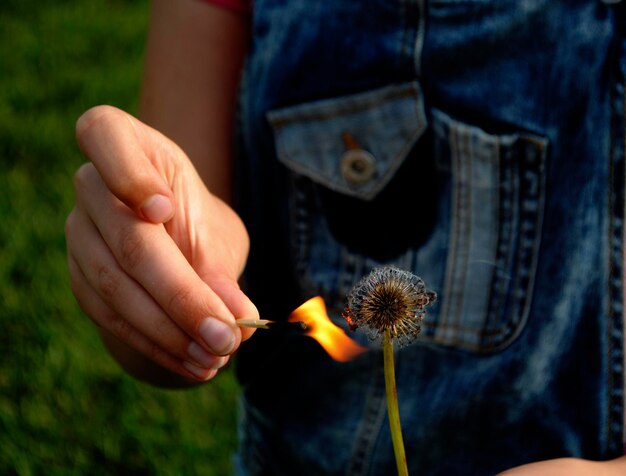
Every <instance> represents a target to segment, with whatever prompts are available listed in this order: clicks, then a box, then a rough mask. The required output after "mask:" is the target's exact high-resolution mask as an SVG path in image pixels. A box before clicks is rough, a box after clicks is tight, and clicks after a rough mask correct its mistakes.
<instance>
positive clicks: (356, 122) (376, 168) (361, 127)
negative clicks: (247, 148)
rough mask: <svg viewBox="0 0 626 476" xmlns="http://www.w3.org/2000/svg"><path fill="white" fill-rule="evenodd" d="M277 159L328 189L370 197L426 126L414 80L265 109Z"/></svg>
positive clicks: (406, 153)
mask: <svg viewBox="0 0 626 476" xmlns="http://www.w3.org/2000/svg"><path fill="white" fill-rule="evenodd" d="M267 117H268V119H269V121H270V124H271V125H272V127H273V129H274V134H275V140H276V150H277V154H278V158H279V160H280V161H281V162H282V163H283V164H285V165H286V166H287V167H288V168H289V169H290V170H292V171H293V172H296V173H298V174H301V175H304V176H306V177H309V178H310V179H311V180H313V181H315V182H316V183H319V184H321V185H323V186H325V187H328V188H329V189H331V190H334V191H336V192H340V193H343V194H346V195H350V196H354V197H358V198H360V199H363V200H371V199H373V198H374V197H375V196H376V195H377V194H378V193H379V192H380V191H381V190H382V189H383V188H384V187H385V185H386V184H387V183H388V182H389V180H390V179H391V178H392V177H393V175H394V173H395V172H396V170H397V169H398V168H399V167H400V165H401V164H402V162H403V161H404V159H405V158H406V156H407V155H408V154H409V152H410V150H411V148H412V147H413V145H414V144H415V143H416V142H417V139H418V138H419V137H420V136H421V135H422V134H423V132H424V130H425V129H426V125H427V122H426V114H425V112H424V104H423V98H422V93H421V90H420V88H419V85H418V84H417V83H416V82H411V83H403V84H394V85H391V86H387V87H384V88H380V89H376V90H373V91H368V92H365V93H359V94H355V95H350V96H342V97H338V98H332V99H324V100H320V101H315V102H311V103H306V104H299V105H296V106H290V107H287V108H284V109H278V110H273V111H270V112H268V114H267Z"/></svg>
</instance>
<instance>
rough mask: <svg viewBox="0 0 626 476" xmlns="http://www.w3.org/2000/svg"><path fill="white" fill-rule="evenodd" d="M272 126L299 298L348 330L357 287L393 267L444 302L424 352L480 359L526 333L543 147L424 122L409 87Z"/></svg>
mask: <svg viewBox="0 0 626 476" xmlns="http://www.w3.org/2000/svg"><path fill="white" fill-rule="evenodd" d="M267 117H268V119H269V122H270V124H271V125H272V127H273V130H274V134H275V144H276V152H277V156H278V160H279V161H280V162H281V163H282V164H283V165H285V166H286V168H287V169H288V172H289V180H290V184H289V187H290V190H289V193H288V197H289V210H290V217H289V218H290V224H289V230H290V233H291V239H290V241H291V244H292V249H291V256H292V259H293V263H294V267H295V271H296V279H297V280H298V284H299V286H300V289H301V292H302V294H303V296H302V297H303V298H307V297H310V296H312V295H314V294H322V295H324V296H325V298H326V302H327V306H328V308H329V311H330V314H331V317H333V318H334V319H335V322H336V323H337V324H339V325H344V323H343V321H342V319H341V318H340V317H339V313H340V311H341V310H342V309H343V307H344V306H345V296H346V295H347V293H348V292H349V290H350V289H351V287H352V286H353V285H354V283H355V282H356V281H357V280H358V279H360V277H361V276H363V275H364V274H367V273H368V272H369V270H370V269H371V268H372V267H374V266H378V265H381V264H393V265H396V266H398V267H400V268H403V269H409V270H412V271H413V272H415V273H416V274H418V275H420V276H421V277H422V278H424V279H425V281H426V282H427V284H428V287H429V288H431V289H433V290H434V291H436V292H437V294H438V295H439V299H438V301H437V302H436V303H435V305H434V306H433V307H432V308H431V309H429V311H428V313H427V318H426V319H425V320H424V322H423V335H422V336H421V338H420V340H421V341H424V342H430V343H433V344H438V345H442V346H445V347H453V348H459V349H463V350H467V351H471V352H478V353H483V352H492V351H496V350H498V349H501V348H503V347H505V346H506V345H508V343H510V342H511V341H512V340H513V339H514V338H515V337H516V336H517V335H518V334H519V333H520V331H521V330H522V329H523V325H524V323H525V321H526V318H527V316H528V313H529V306H530V303H531V298H532V291H533V284H534V275H535V271H536V265H537V256H538V251H539V242H540V236H541V222H542V219H543V202H544V194H545V177H544V175H545V170H544V169H545V160H546V150H547V141H546V140H545V139H544V138H542V137H539V136H536V135H532V134H526V133H511V134H491V133H488V132H485V131H484V130H482V129H481V128H479V127H475V126H470V125H467V124H464V123H461V122H459V121H456V120H454V119H452V118H451V117H449V116H447V115H446V114H444V113H443V112H441V111H438V110H433V111H431V114H430V117H429V118H428V119H427V117H428V116H427V115H426V113H425V108H424V104H423V97H422V94H421V90H420V87H419V85H418V84H417V83H415V82H411V83H404V84H397V85H392V86H388V87H385V88H381V89H377V90H374V91H369V92H365V93H359V94H356V95H351V96H347V97H346V96H344V97H339V98H333V99H328V100H321V101H314V102H311V103H306V104H300V105H296V106H290V107H287V108H284V109H280V110H274V111H271V112H269V113H268V116H267ZM364 243H365V244H364ZM352 335H353V336H355V337H356V338H357V339H358V340H360V341H361V343H365V344H366V343H367V339H366V338H364V336H363V335H359V333H357V334H352Z"/></svg>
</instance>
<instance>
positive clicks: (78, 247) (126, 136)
mask: <svg viewBox="0 0 626 476" xmlns="http://www.w3.org/2000/svg"><path fill="white" fill-rule="evenodd" d="M76 135H77V140H78V143H79V145H80V147H81V149H82V151H83V152H84V154H85V155H86V156H87V157H88V158H89V159H90V161H91V162H90V163H87V164H85V165H83V166H82V167H81V168H80V169H79V170H78V171H77V173H76V175H75V180H74V182H75V190H76V205H75V208H74V209H73V210H72V212H71V213H70V215H69V216H68V219H67V222H66V237H67V249H68V266H69V270H70V282H71V287H72V291H73V292H74V295H75V296H76V299H77V301H78V303H79V304H80V306H81V308H82V309H83V310H84V311H85V312H86V313H87V315H89V316H90V317H91V319H92V320H93V321H94V322H95V323H96V324H97V325H98V326H100V327H101V328H103V329H104V331H106V332H105V333H104V334H107V333H110V334H113V335H114V336H115V337H116V338H117V339H118V340H119V341H120V342H122V343H124V344H125V345H126V346H129V347H130V348H132V349H134V350H135V351H137V352H139V353H141V354H143V355H144V356H146V357H148V358H149V359H150V360H152V361H153V362H155V363H157V364H159V365H160V366H161V367H164V368H166V369H168V370H169V371H171V372H174V373H176V374H178V375H181V376H183V377H186V378H187V379H192V380H195V381H202V380H208V379H210V378H212V377H213V376H215V375H216V373H217V370H218V369H219V368H221V367H222V366H223V365H225V363H226V362H227V360H228V358H229V355H230V354H232V353H233V352H234V351H235V350H236V349H237V347H238V346H239V344H240V343H241V341H242V340H245V339H246V338H248V337H249V336H250V335H251V334H252V330H251V329H245V330H243V331H241V330H240V329H239V328H238V327H237V326H236V324H235V316H236V317H246V318H257V317H258V311H257V310H256V308H255V306H254V305H253V304H252V302H251V301H250V300H249V299H248V298H247V297H246V296H245V294H244V293H243V292H242V291H241V290H240V288H239V286H238V284H237V280H238V278H239V276H240V274H241V273H242V271H243V268H244V265H245V262H246V259H247V254H248V247H249V241H248V235H247V233H246V230H245V228H244V225H243V224H242V222H241V220H240V219H239V217H238V216H237V215H236V214H235V212H234V211H233V210H232V209H231V208H230V207H228V206H227V205H226V204H225V203H224V202H222V201H221V200H220V199H218V198H217V197H216V196H214V195H212V194H211V193H210V192H209V191H208V190H207V188H206V187H205V186H204V183H203V182H202V180H201V179H200V177H199V176H198V174H197V173H196V171H195V169H194V167H193V165H192V163H191V162H190V160H189V159H188V158H187V156H186V155H185V154H184V153H183V151H182V150H181V149H180V148H179V147H178V146H176V144H174V143H173V142H172V141H170V140H168V139H167V138H166V137H165V136H163V135H162V134H160V133H159V132H157V131H156V130H154V129H152V128H150V127H148V126H147V125H145V124H143V123H142V122H140V121H139V120H137V119H136V118H134V117H132V116H130V115H128V114H126V113H125V112H123V111H120V110H119V109H115V108H112V107H109V106H99V107H96V108H93V109H90V110H89V111H87V112H86V113H85V114H83V115H82V116H81V117H80V118H79V120H78V122H77V124H76Z"/></svg>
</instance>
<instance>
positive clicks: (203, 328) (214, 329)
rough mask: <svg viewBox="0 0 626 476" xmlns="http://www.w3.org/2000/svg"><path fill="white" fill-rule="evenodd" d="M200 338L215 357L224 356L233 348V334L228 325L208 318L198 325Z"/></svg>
mask: <svg viewBox="0 0 626 476" xmlns="http://www.w3.org/2000/svg"><path fill="white" fill-rule="evenodd" d="M199 331H200V336H201V337H202V339H203V340H204V342H206V345H208V346H209V348H210V349H211V350H212V351H213V352H215V353H216V354H217V355H225V354H228V353H229V352H230V351H232V350H233V347H234V346H235V334H234V333H233V330H232V329H231V328H230V326H229V325H228V324H226V323H225V322H222V321H220V320H219V319H215V318H212V317H209V318H208V319H205V320H204V321H203V322H202V324H200V329H199Z"/></svg>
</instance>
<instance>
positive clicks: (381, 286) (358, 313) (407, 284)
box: [343, 266, 437, 344]
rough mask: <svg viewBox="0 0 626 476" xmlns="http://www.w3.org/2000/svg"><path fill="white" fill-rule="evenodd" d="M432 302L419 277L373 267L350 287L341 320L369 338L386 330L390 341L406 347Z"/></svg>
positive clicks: (398, 270)
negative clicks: (392, 340) (365, 333)
mask: <svg viewBox="0 0 626 476" xmlns="http://www.w3.org/2000/svg"><path fill="white" fill-rule="evenodd" d="M436 299H437V295H436V294H435V293H434V292H432V291H429V290H427V289H426V285H425V283H424V280H423V279H422V278H419V277H417V276H415V275H414V274H412V273H410V272H408V271H404V270H402V269H399V268H396V267H392V266H385V267H380V268H375V269H374V270H372V272H371V273H370V274H369V275H367V276H365V277H364V278H362V279H361V280H360V281H359V282H358V283H357V284H356V285H355V286H354V287H353V288H352V290H351V291H350V293H349V294H348V307H347V308H346V310H345V312H344V314H343V317H344V319H346V321H347V323H348V326H349V327H350V329H351V330H356V329H357V328H359V327H362V328H364V329H365V330H366V331H367V332H368V334H369V336H370V338H372V339H378V338H379V337H380V336H382V334H383V333H384V331H385V330H387V329H388V330H389V331H390V334H391V337H392V338H393V339H394V340H396V341H398V342H399V343H400V344H408V343H410V342H412V341H413V340H415V339H416V338H417V336H418V335H419V334H420V332H421V330H422V326H421V324H422V319H423V318H424V315H425V310H424V308H425V307H426V306H428V305H430V304H432V303H433V302H434V301H435V300H436Z"/></svg>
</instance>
